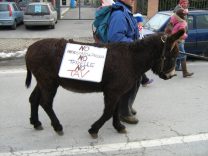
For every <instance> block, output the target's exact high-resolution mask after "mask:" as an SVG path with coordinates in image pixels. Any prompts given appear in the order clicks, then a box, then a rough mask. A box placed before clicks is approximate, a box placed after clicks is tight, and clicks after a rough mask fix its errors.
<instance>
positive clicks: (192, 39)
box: [185, 15, 197, 53]
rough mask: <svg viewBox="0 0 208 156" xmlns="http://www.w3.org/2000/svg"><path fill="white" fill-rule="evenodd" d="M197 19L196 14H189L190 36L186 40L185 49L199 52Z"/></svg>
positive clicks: (190, 51)
mask: <svg viewBox="0 0 208 156" xmlns="http://www.w3.org/2000/svg"><path fill="white" fill-rule="evenodd" d="M195 21H196V20H195V16H194V15H188V17H187V24H188V38H187V39H186V42H185V50H186V52H188V53H197V30H196V24H195V23H196V22H195Z"/></svg>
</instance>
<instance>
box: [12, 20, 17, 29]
mask: <svg viewBox="0 0 208 156" xmlns="http://www.w3.org/2000/svg"><path fill="white" fill-rule="evenodd" d="M12 29H13V30H16V29H17V22H16V20H15V21H14V23H13V25H12Z"/></svg>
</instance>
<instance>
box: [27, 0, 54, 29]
mask: <svg viewBox="0 0 208 156" xmlns="http://www.w3.org/2000/svg"><path fill="white" fill-rule="evenodd" d="M57 18H58V16H57V11H56V10H55V8H54V7H53V5H52V4H51V3H48V2H34V3H30V4H28V6H27V7H26V10H25V14H24V20H23V21H24V25H25V27H26V28H28V27H30V26H44V25H46V26H47V25H48V26H50V28H52V29H54V28H55V24H56V23H57Z"/></svg>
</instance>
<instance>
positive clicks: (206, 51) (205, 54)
mask: <svg viewBox="0 0 208 156" xmlns="http://www.w3.org/2000/svg"><path fill="white" fill-rule="evenodd" d="M203 55H204V56H206V57H208V47H207V48H206V49H205V50H204V52H203Z"/></svg>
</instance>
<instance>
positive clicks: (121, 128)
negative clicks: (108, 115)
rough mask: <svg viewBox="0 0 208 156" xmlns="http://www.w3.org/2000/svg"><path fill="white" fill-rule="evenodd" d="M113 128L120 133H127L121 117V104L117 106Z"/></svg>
mask: <svg viewBox="0 0 208 156" xmlns="http://www.w3.org/2000/svg"><path fill="white" fill-rule="evenodd" d="M113 127H114V128H115V129H116V130H117V131H118V132H119V133H126V127H125V126H124V125H123V124H121V121H120V117H119V103H118V104H117V107H116V109H115V111H114V114H113Z"/></svg>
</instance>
